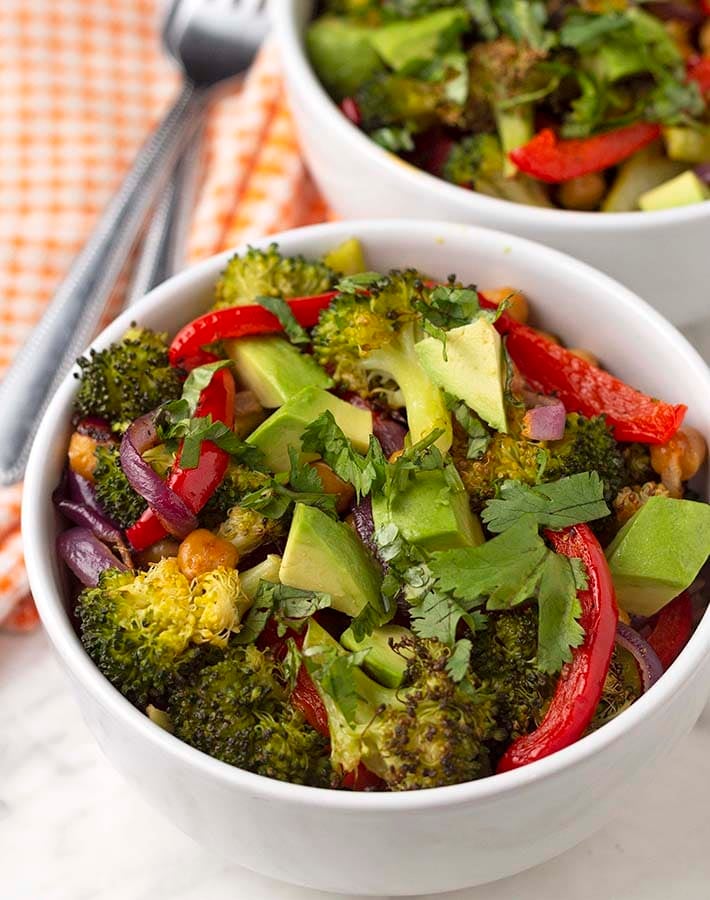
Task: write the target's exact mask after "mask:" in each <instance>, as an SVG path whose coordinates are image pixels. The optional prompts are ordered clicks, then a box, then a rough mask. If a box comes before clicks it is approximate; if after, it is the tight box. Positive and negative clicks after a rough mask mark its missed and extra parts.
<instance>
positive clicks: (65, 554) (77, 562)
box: [57, 528, 127, 587]
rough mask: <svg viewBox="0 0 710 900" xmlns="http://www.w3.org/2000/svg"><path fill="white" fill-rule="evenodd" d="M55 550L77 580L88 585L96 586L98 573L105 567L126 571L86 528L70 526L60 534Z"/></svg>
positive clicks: (118, 560)
mask: <svg viewBox="0 0 710 900" xmlns="http://www.w3.org/2000/svg"><path fill="white" fill-rule="evenodd" d="M57 551H58V553H59V555H60V556H61V558H62V559H63V560H64V562H65V563H66V564H67V566H68V567H69V569H71V571H72V572H73V573H74V574H75V575H76V577H77V578H78V579H79V581H80V582H81V583H82V584H84V585H87V586H88V587H96V585H97V584H98V583H99V575H100V574H101V573H102V572H104V571H105V570H106V569H119V570H120V571H121V572H125V571H127V567H126V566H124V564H123V563H122V562H121V561H120V559H118V558H117V557H115V556H114V555H113V553H111V551H110V550H109V549H108V547H107V546H106V545H105V544H102V543H101V541H100V540H99V539H98V538H97V537H96V535H94V534H92V532H91V531H89V529H88V528H70V529H69V530H68V531H65V532H64V533H63V534H60V535H59V537H58V538H57Z"/></svg>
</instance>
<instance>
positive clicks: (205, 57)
mask: <svg viewBox="0 0 710 900" xmlns="http://www.w3.org/2000/svg"><path fill="white" fill-rule="evenodd" d="M265 5H266V4H265V0H173V3H172V5H171V7H170V9H169V11H168V14H167V16H166V19H165V23H164V26H163V43H164V45H165V48H166V49H167V51H168V53H170V55H171V56H173V57H174V59H175V60H176V61H177V62H178V63H179V64H180V65H181V67H182V70H183V76H184V78H183V84H182V88H181V90H180V92H179V93H178V96H177V97H176V99H175V101H174V103H173V105H172V107H171V108H170V110H169V111H168V113H167V114H166V116H165V118H164V119H163V121H162V122H161V124H160V125H159V126H158V127H157V128H156V129H155V131H154V132H153V133H152V134H151V135H150V137H149V138H148V139H147V140H146V142H145V143H144V144H143V146H142V147H141V149H140V151H139V152H138V155H137V157H136V159H135V161H134V163H133V167H132V169H131V170H130V172H129V173H128V174H127V175H126V177H125V179H124V181H123V183H122V185H121V187H120V188H119V190H118V192H117V193H116V194H115V195H114V197H113V199H112V200H111V201H110V202H109V204H108V206H107V207H106V209H105V210H104V212H103V214H102V215H101V217H100V219H99V221H98V223H97V225H96V227H95V229H94V231H93V232H92V234H91V236H90V237H89V240H88V241H87V242H86V244H85V245H84V247H83V249H82V250H81V251H80V252H79V254H78V256H77V257H76V258H75V260H74V262H73V263H72V266H71V268H70V269H69V272H68V273H67V275H66V277H65V279H64V280H63V281H62V283H61V285H60V286H59V288H58V289H57V292H56V293H55V295H54V297H53V299H52V301H51V303H50V304H49V306H48V307H47V310H46V312H45V314H44V316H43V317H42V319H41V320H40V322H39V324H38V325H37V327H36V328H35V329H34V331H33V332H32V333H31V335H30V337H29V339H28V340H27V342H26V343H25V345H24V346H23V347H22V349H21V350H20V352H19V353H18V355H17V357H16V359H15V361H14V363H13V364H12V366H11V367H10V369H9V370H8V372H7V374H6V375H5V378H4V379H3V381H2V383H0V410H2V417H3V427H2V432H1V433H0V484H14V483H15V482H17V481H19V480H20V479H21V478H22V475H23V473H24V470H25V466H26V464H27V457H28V456H29V451H30V447H31V444H32V439H33V438H34V435H35V432H36V430H37V427H38V425H39V421H40V419H41V417H42V414H43V413H44V411H45V409H46V407H47V405H48V403H49V400H50V399H51V397H52V395H53V394H54V392H55V390H56V389H57V387H58V386H59V384H60V382H61V381H62V379H63V378H64V376H65V375H66V373H67V372H68V371H69V369H70V368H71V366H72V364H73V363H74V360H75V359H76V357H77V356H78V355H79V353H80V352H81V351H82V350H83V349H84V348H85V346H86V345H87V343H88V342H89V340H90V338H91V337H92V335H93V333H94V332H95V329H96V327H97V325H98V322H99V319H100V316H101V313H102V312H103V310H104V309H105V307H106V303H107V301H108V299H109V296H110V294H111V291H112V289H113V287H114V285H115V283H116V279H117V278H118V275H119V274H120V272H121V270H122V269H123V267H124V265H125V264H126V262H127V260H128V257H129V255H130V252H131V249H132V247H133V245H134V244H135V241H136V238H137V237H138V234H139V231H140V228H141V226H142V224H143V222H144V220H145V217H146V214H147V212H148V210H149V209H150V208H151V207H152V206H154V204H155V202H156V200H157V198H158V197H159V195H160V192H161V189H162V188H163V186H164V184H165V181H166V178H167V176H168V174H169V173H170V172H171V171H172V170H173V168H174V167H175V164H176V162H177V160H178V157H179V156H180V154H181V152H182V151H183V149H184V148H185V146H186V144H187V143H188V142H189V141H190V138H191V137H192V135H193V134H194V133H195V131H196V130H197V128H198V127H199V124H200V123H201V122H202V119H203V114H204V110H205V106H206V104H207V102H208V99H209V95H210V93H211V91H212V89H213V88H214V87H215V86H216V85H219V84H221V83H222V82H224V81H226V80H227V79H229V78H232V77H233V76H235V75H238V74H239V73H240V72H243V71H244V70H245V69H246V68H248V66H249V64H250V63H251V61H252V60H253V58H254V56H255V54H256V51H257V49H258V47H259V45H260V43H261V41H262V39H263V38H264V36H265V34H266V31H267V17H266V12H265Z"/></svg>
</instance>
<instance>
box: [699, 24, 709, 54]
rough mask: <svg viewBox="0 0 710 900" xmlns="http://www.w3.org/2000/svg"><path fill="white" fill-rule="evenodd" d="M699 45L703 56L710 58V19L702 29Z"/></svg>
mask: <svg viewBox="0 0 710 900" xmlns="http://www.w3.org/2000/svg"><path fill="white" fill-rule="evenodd" d="M698 43H699V44H700V50H701V51H702V54H703V56H710V19H706V20H705V22H704V23H703V26H702V28H701V29H700V34H699V36H698Z"/></svg>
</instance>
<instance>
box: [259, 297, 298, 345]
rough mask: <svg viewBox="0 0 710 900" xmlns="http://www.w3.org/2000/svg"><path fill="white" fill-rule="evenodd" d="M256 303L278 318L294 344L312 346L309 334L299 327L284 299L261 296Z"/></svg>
mask: <svg viewBox="0 0 710 900" xmlns="http://www.w3.org/2000/svg"><path fill="white" fill-rule="evenodd" d="M256 302H257V303H258V304H259V305H260V306H263V307H264V309H268V311H269V312H270V313H273V314H274V315H275V316H276V318H277V319H278V320H279V322H280V323H281V325H282V327H283V330H284V331H285V332H286V334H287V335H288V338H289V340H290V341H291V343H292V344H310V342H311V339H310V338H309V337H308V332H307V331H306V330H305V328H303V327H302V326H301V325H299V323H298V321H297V320H296V316H295V315H294V314H293V310H292V309H291V307H290V306H289V305H288V303H287V302H286V301H285V300H284V298H283V297H265V296H259V297H257V298H256Z"/></svg>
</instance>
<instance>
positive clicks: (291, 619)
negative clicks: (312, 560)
mask: <svg viewBox="0 0 710 900" xmlns="http://www.w3.org/2000/svg"><path fill="white" fill-rule="evenodd" d="M330 605H331V598H330V595H329V594H324V593H321V592H319V591H302V590H300V589H299V588H294V587H289V586H288V585H286V584H274V583H273V582H271V581H261V582H260V583H259V587H258V590H257V592H256V599H255V600H254V604H253V606H252V608H251V609H250V610H249V614H248V615H247V618H246V620H245V621H244V624H243V627H242V629H241V631H238V632H237V633H236V634H235V635H233V637H232V641H233V642H234V643H237V644H251V643H253V642H254V641H255V640H256V639H257V638H258V637H259V635H260V634H261V632H262V631H263V630H264V628H265V627H266V623H267V622H268V621H269V619H270V618H271V617H272V616H273V617H274V618H275V619H276V621H277V623H278V626H279V632H280V633H281V634H285V633H286V629H287V628H294V629H296V630H299V629H300V628H301V627H302V626H303V623H304V622H305V620H306V619H308V618H310V616H312V615H313V614H314V613H315V612H317V611H318V610H319V609H327V608H328V607H329V606H330Z"/></svg>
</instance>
